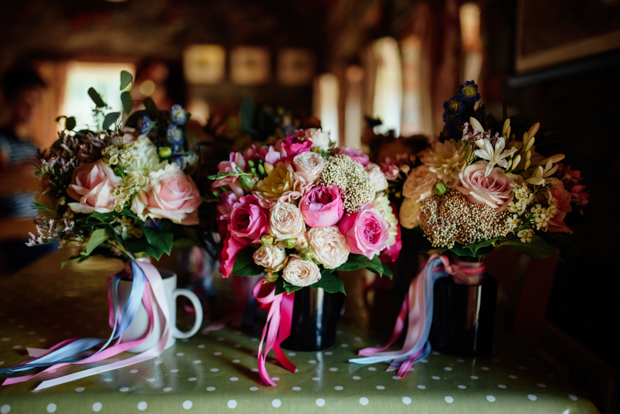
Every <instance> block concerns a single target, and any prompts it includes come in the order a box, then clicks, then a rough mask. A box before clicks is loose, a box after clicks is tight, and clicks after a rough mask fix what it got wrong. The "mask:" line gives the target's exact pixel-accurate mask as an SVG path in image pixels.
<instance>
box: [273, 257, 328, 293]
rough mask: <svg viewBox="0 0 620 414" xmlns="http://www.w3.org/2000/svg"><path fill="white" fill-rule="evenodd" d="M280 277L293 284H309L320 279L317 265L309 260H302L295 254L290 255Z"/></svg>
mask: <svg viewBox="0 0 620 414" xmlns="http://www.w3.org/2000/svg"><path fill="white" fill-rule="evenodd" d="M282 277H283V278H284V280H286V281H287V282H288V283H290V284H291V285H294V286H302V287H304V286H310V285H313V284H315V283H316V282H318V281H319V280H321V271H320V270H319V267H318V266H317V265H316V264H314V262H312V261H310V260H304V259H302V258H301V257H299V256H297V255H291V258H290V260H289V261H288V263H287V264H286V267H285V268H284V271H283V272H282Z"/></svg>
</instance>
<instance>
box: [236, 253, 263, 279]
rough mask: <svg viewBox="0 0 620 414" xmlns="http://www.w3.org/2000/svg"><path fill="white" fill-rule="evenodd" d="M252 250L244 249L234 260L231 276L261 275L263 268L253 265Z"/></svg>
mask: <svg viewBox="0 0 620 414" xmlns="http://www.w3.org/2000/svg"><path fill="white" fill-rule="evenodd" d="M254 250H255V249H254V248H252V247H246V248H245V249H243V250H241V251H240V252H239V254H238V255H237V257H236V259H235V264H234V265H233V270H232V274H233V275H235V276H255V275H259V274H261V273H263V268H262V267H261V266H259V265H257V264H256V263H254V257H253V254H254Z"/></svg>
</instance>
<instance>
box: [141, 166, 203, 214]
mask: <svg viewBox="0 0 620 414" xmlns="http://www.w3.org/2000/svg"><path fill="white" fill-rule="evenodd" d="M200 203H202V201H201V200H200V194H199V192H198V187H196V184H195V183H194V180H192V178H191V177H190V176H189V175H187V174H185V173H184V172H183V171H181V169H180V168H179V166H178V165H176V164H168V165H166V168H164V169H163V170H159V171H156V172H153V173H151V176H150V186H149V187H147V188H144V189H142V190H140V192H139V193H138V194H137V195H136V197H135V198H134V201H133V203H132V205H131V210H132V211H133V212H134V213H136V214H138V215H139V216H140V217H143V216H148V217H152V218H159V219H169V220H171V221H173V222H175V223H177V224H183V225H185V226H192V225H195V224H198V206H199V205H200Z"/></svg>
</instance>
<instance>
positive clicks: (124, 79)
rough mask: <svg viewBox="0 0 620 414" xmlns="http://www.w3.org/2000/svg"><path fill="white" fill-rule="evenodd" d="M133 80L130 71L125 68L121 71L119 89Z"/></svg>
mask: <svg viewBox="0 0 620 414" xmlns="http://www.w3.org/2000/svg"><path fill="white" fill-rule="evenodd" d="M132 81H133V76H131V73H129V72H127V71H126V70H122V71H121V91H122V90H123V89H125V88H126V87H128V86H129V84H130V83H131V82H132Z"/></svg>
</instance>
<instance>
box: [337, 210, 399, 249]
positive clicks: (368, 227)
mask: <svg viewBox="0 0 620 414" xmlns="http://www.w3.org/2000/svg"><path fill="white" fill-rule="evenodd" d="M338 227H339V228H340V232H341V233H342V234H344V236H345V237H346V239H347V244H348V245H349V247H350V248H351V253H356V254H363V255H364V256H366V257H367V258H369V259H372V258H373V257H374V256H375V255H377V254H380V253H381V251H382V250H383V249H385V248H386V247H388V241H389V233H390V223H388V222H387V221H386V220H385V219H384V218H383V217H382V215H381V213H380V212H379V211H378V210H377V209H375V208H366V209H365V210H362V211H360V212H358V213H355V214H347V215H345V216H344V217H343V218H342V221H340V223H339V224H338Z"/></svg>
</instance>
